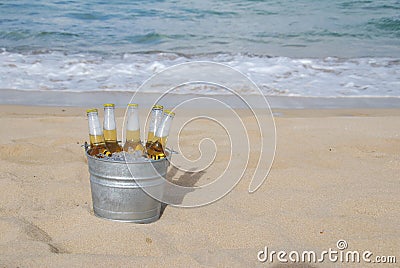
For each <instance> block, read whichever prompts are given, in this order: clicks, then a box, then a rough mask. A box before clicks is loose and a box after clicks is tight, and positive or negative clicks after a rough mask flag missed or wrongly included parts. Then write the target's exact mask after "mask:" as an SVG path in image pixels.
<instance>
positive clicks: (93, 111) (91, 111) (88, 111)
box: [86, 108, 97, 114]
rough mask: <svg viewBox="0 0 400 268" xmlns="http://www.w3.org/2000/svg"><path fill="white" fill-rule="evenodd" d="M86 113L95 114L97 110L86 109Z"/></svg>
mask: <svg viewBox="0 0 400 268" xmlns="http://www.w3.org/2000/svg"><path fill="white" fill-rule="evenodd" d="M86 113H87V114H88V113H97V109H96V108H92V109H87V110H86Z"/></svg>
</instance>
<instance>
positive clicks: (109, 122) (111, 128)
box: [103, 103, 122, 153]
mask: <svg viewBox="0 0 400 268" xmlns="http://www.w3.org/2000/svg"><path fill="white" fill-rule="evenodd" d="M114 111H115V107H114V104H112V103H106V104H104V122H103V130H104V139H105V142H106V145H107V148H108V149H109V150H110V152H111V153H117V152H121V151H122V148H121V146H120V145H119V144H118V141H117V127H116V124H115V113H114Z"/></svg>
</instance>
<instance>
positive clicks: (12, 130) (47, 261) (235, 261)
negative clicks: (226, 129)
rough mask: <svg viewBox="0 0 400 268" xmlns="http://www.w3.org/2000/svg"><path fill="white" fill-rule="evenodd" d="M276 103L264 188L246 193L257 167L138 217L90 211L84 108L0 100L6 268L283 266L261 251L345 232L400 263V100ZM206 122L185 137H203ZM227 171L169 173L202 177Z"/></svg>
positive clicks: (0, 218) (316, 247)
mask: <svg viewBox="0 0 400 268" xmlns="http://www.w3.org/2000/svg"><path fill="white" fill-rule="evenodd" d="M274 112H276V113H277V115H279V116H278V117H276V118H275V120H276V128H277V151H276V157H275V161H274V163H273V166H272V169H271V172H270V174H269V176H268V178H267V181H266V182H265V183H264V184H263V186H262V187H261V188H260V189H259V190H258V191H257V192H256V193H254V194H249V193H248V192H247V188H248V184H249V180H250V176H251V174H252V171H254V165H250V169H249V170H247V171H246V173H245V176H244V178H243V180H242V181H241V182H240V183H239V184H238V185H237V187H236V188H235V189H234V190H233V191H232V192H231V193H230V194H228V195H227V196H225V197H224V198H222V199H221V200H219V201H218V202H215V203H213V204H211V205H207V206H204V207H200V208H195V209H182V208H175V207H172V206H167V207H166V209H165V211H164V213H163V214H162V216H161V218H160V219H159V220H158V221H156V222H154V223H151V224H146V225H141V224H132V223H120V222H113V221H108V220H104V219H100V218H97V217H95V216H94V215H93V212H92V207H91V206H92V203H91V194H90V184H89V173H88V168H87V162H86V159H85V155H84V151H83V149H82V148H81V145H82V143H83V142H84V141H85V140H87V121H86V116H85V109H83V108H70V107H66V108H55V107H51V108H46V107H27V106H24V107H18V106H5V105H4V106H0V114H1V117H0V124H1V126H2V128H1V130H0V138H1V142H0V152H1V154H0V267H3V266H4V267H17V266H19V267H60V266H61V267H98V266H100V267H109V266H117V267H118V266H125V267H127V266H128V267H133V266H135V267H137V266H154V267H157V266H173V267H177V266H178V267H193V266H194V267H196V266H210V267H215V266H220V267H224V266H237V267H251V266H260V267H262V266H269V267H270V266H273V267H284V265H283V264H280V263H279V262H278V261H277V260H276V259H275V261H274V263H272V264H271V263H268V262H266V263H260V262H259V261H258V260H257V253H258V252H259V251H260V250H262V249H264V247H265V246H267V247H268V249H269V250H275V251H280V250H285V251H286V252H290V251H293V250H298V251H300V252H301V251H304V250H313V251H315V252H317V253H318V252H322V251H323V250H328V249H329V248H332V249H333V250H336V249H337V248H336V242H337V241H338V240H339V239H345V240H346V241H347V243H348V250H359V251H364V250H369V251H371V252H373V254H374V255H373V256H376V255H396V254H397V265H399V263H400V255H399V252H400V228H399V226H400V199H399V196H400V175H399V174H400V109H398V110H379V109H376V110H314V111H310V110H279V111H274ZM241 115H242V117H243V118H244V119H246V118H247V117H248V116H249V115H247V114H246V113H241ZM179 116H186V117H188V116H190V115H179ZM118 120H119V122H120V121H121V113H119V117H118ZM201 129H202V126H201V124H198V125H196V126H195V127H194V129H192V131H188V132H187V133H186V134H185V135H187V136H188V137H189V138H193V139H195V140H196V139H199V138H200V137H202V136H204V133H203V134H202V131H201ZM255 130H256V128H255V126H253V130H250V131H249V133H250V135H257V132H256V131H255ZM210 133H213V134H214V135H215V136H218V135H220V134H219V133H218V131H217V130H214V131H213V130H211V132H210ZM221 135H222V134H221ZM191 148H192V149H191ZM186 150H188V153H189V154H190V153H193V154H194V155H196V153H197V151H196V150H197V147H194V146H187V149H186ZM190 150H193V151H192V152H191V151H190ZM221 169H222V167H219V166H218V165H217V166H216V168H212V169H209V170H207V171H206V172H205V173H203V174H202V175H201V178H200V177H196V176H191V175H193V174H186V173H181V172H177V173H176V172H175V171H171V173H170V174H173V173H176V174H174V177H178V178H181V179H183V180H186V181H189V182H190V181H191V180H196V181H198V183H200V182H201V181H207V180H209V179H210V178H213V177H215V176H217V175H218V173H219V172H222V170H221ZM237 172H238V173H239V172H241V170H237ZM372 258H373V257H372ZM342 265H344V264H342V263H340V262H337V263H331V262H329V261H328V260H325V262H324V263H311V264H306V265H304V266H303V265H302V264H300V265H294V267H309V266H311V267H322V266H332V267H335V266H342ZM365 265H366V264H365V263H364V264H355V265H354V266H355V267H359V266H365ZM369 266H371V267H372V266H373V265H372V264H368V267H369ZM377 266H378V267H383V266H382V265H377ZM394 266H395V265H394Z"/></svg>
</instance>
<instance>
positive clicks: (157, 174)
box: [86, 151, 171, 223]
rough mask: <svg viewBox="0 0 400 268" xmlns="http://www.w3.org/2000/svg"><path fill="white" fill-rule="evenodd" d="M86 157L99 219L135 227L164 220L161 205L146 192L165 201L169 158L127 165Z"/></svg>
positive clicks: (95, 209) (139, 161) (94, 207)
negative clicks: (138, 224) (130, 224)
mask: <svg viewBox="0 0 400 268" xmlns="http://www.w3.org/2000/svg"><path fill="white" fill-rule="evenodd" d="M170 155H171V154H169V156H170ZM86 156H87V159H88V165H89V173H90V187H91V190H92V201H93V211H94V214H95V215H96V216H98V217H101V218H106V219H110V220H115V221H125V222H135V223H149V222H153V221H156V220H157V219H158V218H159V217H160V211H161V203H160V202H159V201H157V200H156V199H154V198H153V197H151V196H149V195H148V194H147V193H146V192H145V191H144V190H143V189H148V190H149V191H150V192H151V193H152V195H153V196H154V197H156V198H157V199H161V198H162V195H163V192H164V183H165V179H166V175H167V168H168V166H169V157H167V158H163V159H160V160H150V159H144V160H138V161H135V162H129V163H125V162H117V161H110V160H106V159H102V158H96V157H93V156H90V155H89V154H88V153H87V151H86Z"/></svg>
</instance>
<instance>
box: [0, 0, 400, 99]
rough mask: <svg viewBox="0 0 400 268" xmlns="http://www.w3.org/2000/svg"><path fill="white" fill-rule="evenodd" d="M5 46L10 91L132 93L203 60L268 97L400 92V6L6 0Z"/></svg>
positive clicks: (363, 1)
mask: <svg viewBox="0 0 400 268" xmlns="http://www.w3.org/2000/svg"><path fill="white" fill-rule="evenodd" d="M0 49H1V51H0V60H1V61H2V64H1V65H0V75H1V76H2V77H3V78H2V80H1V81H0V88H4V89H19V90H34V89H46V90H84V91H85V90H93V89H102V88H103V89H104V88H105V89H108V90H114V89H116V90H117V89H118V90H124V89H127V88H132V87H135V86H137V85H138V84H140V83H141V82H143V80H144V79H146V78H148V77H149V76H150V75H151V74H153V73H154V72H156V71H159V70H161V69H163V68H165V67H168V66H171V65H173V64H175V63H181V62H187V61H192V60H198V59H200V60H213V61H218V62H222V63H226V64H228V65H231V66H233V67H236V68H238V69H240V70H241V71H243V72H244V73H246V74H247V75H248V76H249V77H251V78H252V79H254V81H255V82H256V83H258V84H259V85H260V87H262V90H263V92H264V93H265V94H266V95H295V96H297V95H300V96H353V95H354V96H364V95H365V96H400V78H399V77H400V1H398V0H370V1H368V0H360V1H350V0H338V1H328V0H321V1H313V0H296V1H295V0H291V1H276V0H266V1H261V0H259V1H257V0H240V1H239V0H232V1H226V0H222V1H210V0H204V1H180V0H169V1H155V0H154V1H151V0H146V1H122V0H120V1H115V0H110V1H101V0H87V1H45V0H37V1H27V0H20V1H18V0H17V1H3V2H2V3H0ZM100 74H103V76H102V75H100ZM85 79H86V81H84V80H85ZM305 85H306V86H305Z"/></svg>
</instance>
